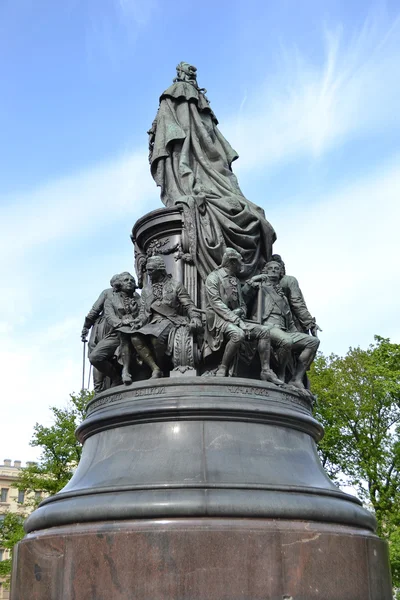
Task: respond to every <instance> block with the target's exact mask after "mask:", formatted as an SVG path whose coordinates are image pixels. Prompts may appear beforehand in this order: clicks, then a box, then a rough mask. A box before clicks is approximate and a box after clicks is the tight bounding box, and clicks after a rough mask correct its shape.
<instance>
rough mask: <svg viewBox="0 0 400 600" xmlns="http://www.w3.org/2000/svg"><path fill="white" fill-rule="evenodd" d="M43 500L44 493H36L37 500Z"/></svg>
mask: <svg viewBox="0 0 400 600" xmlns="http://www.w3.org/2000/svg"><path fill="white" fill-rule="evenodd" d="M41 499H42V492H35V500H41Z"/></svg>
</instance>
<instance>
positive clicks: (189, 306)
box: [176, 283, 201, 323]
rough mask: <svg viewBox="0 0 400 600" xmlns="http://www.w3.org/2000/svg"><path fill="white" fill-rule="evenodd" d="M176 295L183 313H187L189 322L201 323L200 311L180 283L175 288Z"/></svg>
mask: <svg viewBox="0 0 400 600" xmlns="http://www.w3.org/2000/svg"><path fill="white" fill-rule="evenodd" d="M176 293H177V296H178V300H179V303H180V304H181V306H183V308H184V310H185V312H186V313H187V315H188V317H189V319H190V320H191V321H193V320H195V321H199V322H200V323H201V316H200V311H199V309H198V308H197V306H196V305H195V303H194V302H193V300H192V299H191V297H190V296H189V292H188V291H187V289H186V288H185V286H184V285H182V284H181V283H179V284H178V286H177V288H176Z"/></svg>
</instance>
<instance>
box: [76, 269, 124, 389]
mask: <svg viewBox="0 0 400 600" xmlns="http://www.w3.org/2000/svg"><path fill="white" fill-rule="evenodd" d="M117 278H118V275H114V276H113V277H111V280H110V285H111V287H110V288H107V289H105V290H103V291H102V292H101V294H100V296H99V297H98V298H97V300H96V302H95V303H94V304H93V306H92V308H91V309H90V311H89V312H88V314H87V315H86V317H85V321H84V324H83V329H82V333H81V339H82V342H86V340H87V336H88V333H89V331H90V330H91V331H90V338H89V343H88V358H89V361H90V362H91V360H90V358H91V354H92V352H93V350H94V349H95V347H96V346H97V344H98V343H99V342H100V341H101V340H102V339H103V338H104V337H106V335H107V334H108V333H109V331H110V327H109V325H108V324H107V321H106V318H105V314H104V304H105V301H106V300H107V298H110V297H111V296H112V294H113V291H114V289H113V286H114V284H115V281H116V279H117ZM105 385H106V376H105V375H104V373H102V372H101V371H99V370H98V369H96V367H94V366H93V386H94V391H95V392H96V393H98V392H101V391H103V390H104V389H105Z"/></svg>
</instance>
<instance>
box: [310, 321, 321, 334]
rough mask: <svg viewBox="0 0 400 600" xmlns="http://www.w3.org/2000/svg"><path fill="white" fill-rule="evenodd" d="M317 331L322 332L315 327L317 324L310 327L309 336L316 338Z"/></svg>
mask: <svg viewBox="0 0 400 600" xmlns="http://www.w3.org/2000/svg"><path fill="white" fill-rule="evenodd" d="M318 331H322V329H321V327H320V326H319V325H317V323H315V324H314V325H312V326H311V327H310V332H311V335H313V336H314V337H318Z"/></svg>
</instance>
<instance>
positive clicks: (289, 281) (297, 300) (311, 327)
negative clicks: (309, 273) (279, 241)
mask: <svg viewBox="0 0 400 600" xmlns="http://www.w3.org/2000/svg"><path fill="white" fill-rule="evenodd" d="M271 260H274V261H276V262H278V263H279V264H280V265H281V278H280V280H279V285H280V286H281V288H282V290H283V291H284V294H285V296H286V298H287V299H288V302H289V305H290V310H291V311H292V316H293V321H294V324H295V325H296V327H297V329H298V330H299V331H302V332H303V333H311V335H314V336H316V335H317V333H318V331H322V329H321V328H320V326H319V325H317V323H316V321H315V317H312V316H311V313H310V311H309V310H308V308H307V304H306V301H305V300H304V296H303V292H302V291H301V289H300V285H299V282H298V281H297V279H296V277H293V275H287V274H286V268H285V263H284V262H283V260H282V257H281V256H280V255H279V254H273V255H272V258H271ZM264 268H265V267H264ZM263 272H264V269H263Z"/></svg>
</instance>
